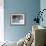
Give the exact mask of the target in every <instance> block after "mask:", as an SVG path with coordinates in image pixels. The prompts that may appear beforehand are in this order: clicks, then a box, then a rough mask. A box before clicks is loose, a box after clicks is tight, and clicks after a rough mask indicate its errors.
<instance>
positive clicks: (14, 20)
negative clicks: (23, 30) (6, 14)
mask: <svg viewBox="0 0 46 46" xmlns="http://www.w3.org/2000/svg"><path fill="white" fill-rule="evenodd" d="M24 21H25V17H24V14H12V15H11V24H13V25H24V23H25V22H24Z"/></svg>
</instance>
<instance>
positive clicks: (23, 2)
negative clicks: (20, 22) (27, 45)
mask: <svg viewBox="0 0 46 46" xmlns="http://www.w3.org/2000/svg"><path fill="white" fill-rule="evenodd" d="M39 9H40V0H4V35H5V40H7V41H18V40H19V39H20V38H22V37H24V36H25V35H26V34H27V33H28V32H29V31H30V30H31V29H32V24H34V22H33V19H34V17H36V12H38V11H39ZM11 13H12V14H13V13H15V14H16V13H17V14H18V13H21V14H22V13H23V14H24V15H25V16H26V25H24V26H12V25H11V24H10V16H11Z"/></svg>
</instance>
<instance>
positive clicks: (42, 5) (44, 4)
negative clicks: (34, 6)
mask: <svg viewBox="0 0 46 46" xmlns="http://www.w3.org/2000/svg"><path fill="white" fill-rule="evenodd" d="M43 9H46V0H41V1H40V10H41V11H42V10H43ZM42 17H43V22H42V21H41V22H40V25H42V26H45V27H46V11H44V12H43V15H42Z"/></svg>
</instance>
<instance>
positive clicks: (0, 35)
mask: <svg viewBox="0 0 46 46" xmlns="http://www.w3.org/2000/svg"><path fill="white" fill-rule="evenodd" d="M3 6H4V4H3V0H0V42H2V41H4V8H3Z"/></svg>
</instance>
